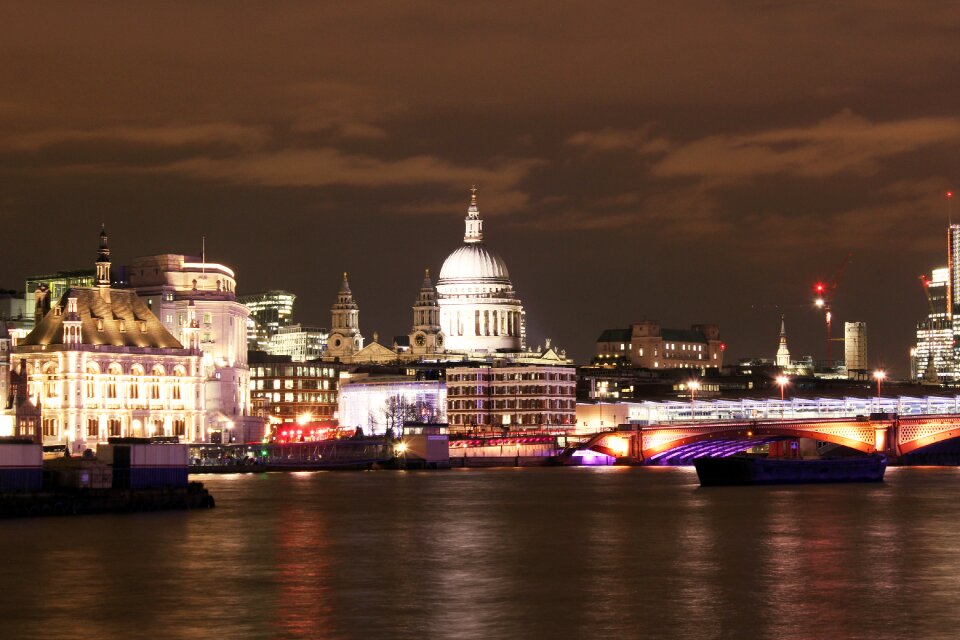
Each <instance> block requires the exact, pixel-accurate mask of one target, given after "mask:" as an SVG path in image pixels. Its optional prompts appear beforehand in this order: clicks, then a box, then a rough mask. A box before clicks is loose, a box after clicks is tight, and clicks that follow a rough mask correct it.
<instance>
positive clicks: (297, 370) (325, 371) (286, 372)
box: [250, 364, 338, 378]
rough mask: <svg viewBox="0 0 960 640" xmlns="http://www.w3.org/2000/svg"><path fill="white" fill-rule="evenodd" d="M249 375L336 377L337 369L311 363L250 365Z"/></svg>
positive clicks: (269, 376)
mask: <svg viewBox="0 0 960 640" xmlns="http://www.w3.org/2000/svg"><path fill="white" fill-rule="evenodd" d="M250 375H251V376H253V377H256V378H272V377H274V376H284V377H287V378H292V377H294V376H297V377H298V378H299V377H301V376H308V377H312V378H317V377H320V378H336V377H338V375H337V370H336V368H334V367H317V366H313V365H290V364H287V365H276V366H265V367H259V366H258V367H250Z"/></svg>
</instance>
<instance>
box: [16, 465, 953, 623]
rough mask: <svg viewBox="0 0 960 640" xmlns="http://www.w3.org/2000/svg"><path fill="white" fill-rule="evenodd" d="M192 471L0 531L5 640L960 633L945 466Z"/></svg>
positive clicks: (950, 472) (948, 474)
mask: <svg viewBox="0 0 960 640" xmlns="http://www.w3.org/2000/svg"><path fill="white" fill-rule="evenodd" d="M200 479H202V480H203V482H204V483H205V484H206V486H207V487H208V488H209V489H210V490H211V492H212V493H213V494H214V495H215V497H216V499H217V508H216V509H213V510H210V511H194V512H175V513H152V514H135V515H125V516H87V517H78V518H44V519H35V520H8V521H2V522H0V542H2V545H3V549H4V550H5V559H4V561H3V563H2V565H0V566H2V569H0V610H2V622H0V624H2V629H3V637H4V638H10V639H13V638H51V637H57V638H130V637H158V638H209V637H211V636H215V635H216V636H221V637H224V638H368V637H383V638H567V637H584V638H586V637H649V638H902V637H917V638H957V637H960V608H958V607H957V602H958V599H960V470H958V469H955V468H893V469H890V470H889V471H888V473H887V480H886V481H885V482H884V483H883V484H877V485H829V486H801V487H746V488H735V487H730V488H711V489H702V488H700V487H699V486H698V484H697V481H696V474H695V472H694V471H693V470H692V469H690V468H627V467H623V468H621V467H616V468H602V469H589V468H542V469H529V468H528V469H490V470H477V469H471V470H454V471H441V472H392V471H379V472H338V473H329V472H327V473H323V472H321V473H287V474H281V473H271V474H261V475H246V476H201V477H200Z"/></svg>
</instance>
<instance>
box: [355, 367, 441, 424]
mask: <svg viewBox="0 0 960 640" xmlns="http://www.w3.org/2000/svg"><path fill="white" fill-rule="evenodd" d="M446 408H447V390H446V386H445V385H444V383H443V381H442V380H441V379H440V378H439V376H438V375H437V372H436V371H426V372H424V371H417V370H409V371H408V370H399V369H398V370H395V371H383V370H380V371H378V370H376V369H372V370H369V369H368V370H366V371H364V370H361V371H354V372H352V373H350V374H347V375H346V376H345V378H344V380H343V385H342V387H341V389H340V425H341V426H342V427H344V428H357V427H359V428H361V429H363V432H364V433H365V434H367V435H370V434H383V433H386V432H387V430H388V429H391V430H392V431H393V433H394V434H396V435H399V434H400V430H401V429H402V428H403V424H404V423H405V422H424V423H442V422H446V419H447V417H446Z"/></svg>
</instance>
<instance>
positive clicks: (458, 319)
mask: <svg viewBox="0 0 960 640" xmlns="http://www.w3.org/2000/svg"><path fill="white" fill-rule="evenodd" d="M464 223H465V226H466V230H465V233H464V234H463V245H462V246H461V247H459V248H458V249H456V250H455V251H454V252H453V253H451V254H450V255H449V256H448V257H447V259H446V260H445V261H444V263H443V267H442V268H441V269H440V279H439V280H438V281H437V294H438V304H439V307H440V327H441V328H442V330H443V332H444V333H445V334H446V349H447V350H448V351H456V352H463V353H478V352H480V353H494V352H498V351H500V352H509V351H513V352H517V351H522V350H523V349H524V347H525V346H526V345H525V342H526V322H525V318H524V312H523V305H522V304H521V303H520V300H519V299H518V298H517V295H516V293H515V292H514V290H513V284H512V283H511V282H510V273H509V272H508V271H507V265H506V263H505V262H504V261H503V258H501V257H500V256H499V255H497V254H496V253H495V252H493V251H491V250H490V249H488V248H487V247H486V245H485V244H484V242H483V219H482V218H481V217H480V210H479V208H478V206H477V189H476V187H473V188H472V189H471V190H470V206H469V207H468V208H467V217H466V219H465V220H464Z"/></svg>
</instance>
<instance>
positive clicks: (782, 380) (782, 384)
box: [776, 375, 790, 418]
mask: <svg viewBox="0 0 960 640" xmlns="http://www.w3.org/2000/svg"><path fill="white" fill-rule="evenodd" d="M776 383H777V384H778V385H779V386H780V417H781V418H783V412H784V411H785V409H784V406H783V402H784V400H783V389H784V387H786V386H787V385H788V384H790V378H788V377H787V376H784V375H779V376H777V378H776Z"/></svg>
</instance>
